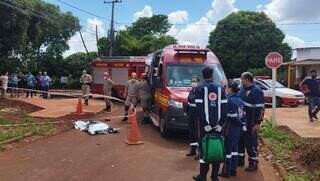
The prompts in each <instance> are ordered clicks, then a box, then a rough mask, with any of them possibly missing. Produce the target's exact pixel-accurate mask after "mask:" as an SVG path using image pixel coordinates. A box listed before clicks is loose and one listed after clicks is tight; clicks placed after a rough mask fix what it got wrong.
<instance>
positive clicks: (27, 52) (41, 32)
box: [0, 0, 79, 73]
mask: <svg viewBox="0 0 320 181" xmlns="http://www.w3.org/2000/svg"><path fill="white" fill-rule="evenodd" d="M0 17H1V19H0V21H1V23H2V22H3V23H4V25H5V26H0V61H1V63H3V65H4V66H1V67H0V71H1V69H2V70H3V69H4V68H10V69H9V70H10V71H11V72H13V71H38V70H40V69H42V67H43V66H45V65H46V66H49V67H45V69H48V70H50V71H53V72H55V73H57V72H60V71H58V70H57V71H54V70H55V69H58V67H59V66H57V63H59V62H60V63H61V62H63V57H62V54H63V52H65V51H66V50H67V49H68V48H69V47H68V45H67V41H68V40H69V39H70V38H71V37H72V36H73V35H74V34H75V32H76V31H77V26H78V21H79V20H78V19H77V18H76V17H74V16H73V15H72V13H70V12H66V13H62V12H61V11H60V9H59V7H58V6H56V5H52V4H49V3H46V2H44V1H42V0H15V1H1V4H0ZM15 65H17V66H15ZM50 65H52V66H50Z"/></svg>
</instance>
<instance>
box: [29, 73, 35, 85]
mask: <svg viewBox="0 0 320 181" xmlns="http://www.w3.org/2000/svg"><path fill="white" fill-rule="evenodd" d="M35 84H36V79H35V78H34V76H33V75H28V77H27V86H29V87H34V86H35Z"/></svg>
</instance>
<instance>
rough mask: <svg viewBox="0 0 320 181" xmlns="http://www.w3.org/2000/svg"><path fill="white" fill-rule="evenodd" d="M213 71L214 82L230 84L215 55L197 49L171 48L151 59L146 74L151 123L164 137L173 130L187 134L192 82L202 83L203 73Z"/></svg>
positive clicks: (174, 46) (176, 46)
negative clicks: (187, 110) (148, 87)
mask: <svg viewBox="0 0 320 181" xmlns="http://www.w3.org/2000/svg"><path fill="white" fill-rule="evenodd" d="M205 67H211V68H212V69H213V70H214V79H215V80H216V81H217V82H221V83H224V84H225V83H226V82H227V78H226V76H225V73H224V71H223V69H222V66H221V64H220V62H219V60H218V58H217V57H216V56H215V54H214V53H213V52H211V51H210V50H209V49H202V48H200V47H199V46H193V45H171V46H167V47H165V48H164V49H162V50H160V51H157V52H155V53H152V54H149V55H148V57H147V61H146V65H145V72H146V73H147V75H148V77H149V83H150V87H151V92H152V95H153V96H152V100H151V102H152V103H151V119H152V122H153V123H154V125H155V126H157V127H159V128H160V133H161V135H162V136H164V137H166V136H169V135H170V132H172V131H173V130H187V128H188V118H187V115H186V113H185V111H184V107H185V106H186V105H187V97H188V95H189V92H190V91H191V78H192V76H198V77H199V78H200V80H202V70H203V68H205Z"/></svg>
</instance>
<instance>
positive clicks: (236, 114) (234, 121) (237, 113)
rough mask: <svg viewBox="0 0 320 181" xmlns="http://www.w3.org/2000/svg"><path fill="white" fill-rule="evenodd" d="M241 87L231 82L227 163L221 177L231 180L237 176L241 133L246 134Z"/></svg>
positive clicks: (227, 118)
mask: <svg viewBox="0 0 320 181" xmlns="http://www.w3.org/2000/svg"><path fill="white" fill-rule="evenodd" d="M238 91H239V85H238V84H237V83H236V82H234V81H231V82H229V84H228V88H227V95H228V113H227V117H226V121H225V129H224V136H225V154H226V155H225V162H224V165H223V169H222V173H221V174H220V176H222V177H225V178H229V177H231V176H233V177H234V176H236V175H237V167H238V143H239V139H240V135H241V132H242V131H243V132H246V131H247V127H246V122H245V111H244V104H243V102H242V101H241V99H240V97H239V95H238Z"/></svg>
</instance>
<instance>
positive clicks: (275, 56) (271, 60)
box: [265, 52, 283, 69]
mask: <svg viewBox="0 0 320 181" xmlns="http://www.w3.org/2000/svg"><path fill="white" fill-rule="evenodd" d="M282 63H283V57H282V55H281V54H280V53H278V52H271V53H269V54H268V55H267V56H266V58H265V64H266V66H268V67H269V68H271V69H272V68H279V67H280V65H281V64H282Z"/></svg>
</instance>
